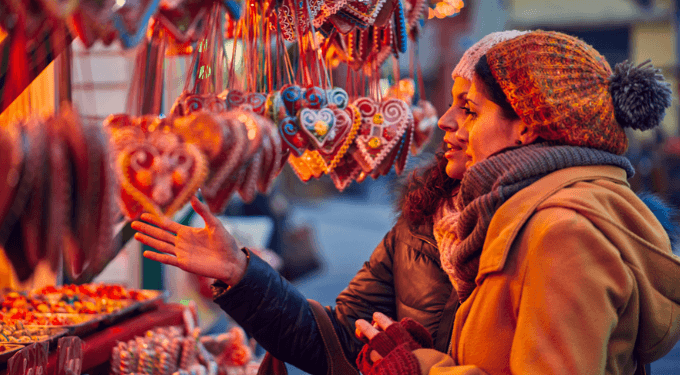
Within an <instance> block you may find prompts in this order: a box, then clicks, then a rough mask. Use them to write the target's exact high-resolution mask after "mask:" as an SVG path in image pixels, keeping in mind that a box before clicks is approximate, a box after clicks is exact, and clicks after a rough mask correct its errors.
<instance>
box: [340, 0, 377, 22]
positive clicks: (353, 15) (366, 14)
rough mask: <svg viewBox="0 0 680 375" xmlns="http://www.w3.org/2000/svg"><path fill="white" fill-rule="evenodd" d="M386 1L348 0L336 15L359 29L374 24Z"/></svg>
mask: <svg viewBox="0 0 680 375" xmlns="http://www.w3.org/2000/svg"><path fill="white" fill-rule="evenodd" d="M385 1H386V0H368V1H361V0H350V1H348V2H347V3H346V4H345V6H344V7H343V8H342V10H340V11H339V12H338V13H337V14H339V15H340V16H343V17H344V18H345V19H347V20H349V21H350V22H352V23H354V24H356V25H357V26H360V27H368V26H371V25H373V24H374V22H375V18H376V17H377V16H378V13H379V12H380V10H381V9H382V7H383V5H384V4H385Z"/></svg>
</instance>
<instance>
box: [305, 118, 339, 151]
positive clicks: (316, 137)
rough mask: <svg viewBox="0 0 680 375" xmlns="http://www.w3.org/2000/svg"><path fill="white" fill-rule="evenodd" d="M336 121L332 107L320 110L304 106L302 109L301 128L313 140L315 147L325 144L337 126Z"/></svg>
mask: <svg viewBox="0 0 680 375" xmlns="http://www.w3.org/2000/svg"><path fill="white" fill-rule="evenodd" d="M335 121H336V119H335V113H334V112H333V110H332V109H330V108H323V109H319V110H315V109H309V108H303V109H302V110H300V116H299V123H300V130H302V131H303V132H304V133H305V135H306V136H307V137H306V138H307V139H309V140H310V141H311V142H310V143H311V144H312V146H313V148H314V149H318V148H320V147H322V146H323V145H324V143H325V142H326V139H328V135H329V134H330V132H331V131H332V130H333V128H334V127H335Z"/></svg>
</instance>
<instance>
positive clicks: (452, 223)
mask: <svg viewBox="0 0 680 375" xmlns="http://www.w3.org/2000/svg"><path fill="white" fill-rule="evenodd" d="M459 217H460V212H458V211H457V210H456V208H455V206H454V204H453V202H452V201H446V203H444V204H442V205H441V206H440V207H439V209H437V212H436V213H435V214H434V218H433V219H434V220H433V221H434V225H433V226H432V232H433V233H432V234H434V239H435V240H436V241H437V248H439V259H440V261H441V264H442V269H444V271H445V272H446V274H447V275H448V276H449V280H451V284H453V287H454V288H456V289H458V286H457V285H456V283H457V282H456V278H455V277H454V274H455V273H456V269H455V268H454V267H453V263H451V260H452V259H453V252H454V250H455V249H456V246H457V245H458V242H460V241H458V235H457V232H456V224H457V223H458V218H459Z"/></svg>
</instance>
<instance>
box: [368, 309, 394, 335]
mask: <svg viewBox="0 0 680 375" xmlns="http://www.w3.org/2000/svg"><path fill="white" fill-rule="evenodd" d="M373 321H374V322H376V323H378V327H380V329H381V330H383V331H384V330H386V329H387V327H389V326H390V324H392V323H394V321H393V320H392V319H390V318H388V317H387V315H385V314H383V313H379V312H374V313H373Z"/></svg>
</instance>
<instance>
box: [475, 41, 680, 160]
mask: <svg viewBox="0 0 680 375" xmlns="http://www.w3.org/2000/svg"><path fill="white" fill-rule="evenodd" d="M487 62H488V63H489V67H490V68H491V73H492V74H493V76H494V78H495V79H496V81H497V82H498V83H499V85H500V86H501V88H502V90H503V92H504V93H505V95H506V97H507V99H508V102H510V105H512V107H513V108H514V110H515V112H517V114H518V115H519V117H520V118H521V119H522V120H523V121H524V122H525V123H526V124H527V125H529V126H530V127H531V128H532V129H533V130H534V131H535V132H536V134H537V135H538V136H540V137H541V138H543V139H546V140H551V141H556V142H558V143H561V144H566V145H572V146H582V147H591V148H596V149H600V150H604V151H609V152H611V153H614V154H617V155H621V154H623V153H624V152H625V151H626V149H627V147H628V139H627V138H626V133H625V132H624V130H623V127H633V128H637V129H643V130H644V129H651V128H653V127H655V126H658V125H659V123H660V121H661V119H662V118H663V113H664V111H665V109H666V108H667V107H668V106H669V105H670V89H669V88H668V85H667V84H666V83H665V82H664V81H663V77H662V76H661V75H660V74H658V71H656V70H654V69H653V68H650V67H645V66H644V65H641V66H638V67H633V66H631V65H630V64H628V63H624V64H623V65H621V64H620V65H617V68H616V69H615V71H614V72H613V73H612V69H611V67H610V66H609V63H608V62H607V60H606V59H605V58H604V57H603V56H602V55H601V54H600V53H599V52H597V51H596V50H595V49H594V48H593V47H591V46H590V45H588V44H586V43H585V42H583V41H582V40H580V39H578V38H575V37H572V36H569V35H566V34H562V33H558V32H552V31H541V30H538V31H534V32H531V33H528V34H525V35H522V36H519V37H517V38H515V39H511V40H508V41H505V42H501V43H498V44H496V45H495V46H494V47H492V48H491V49H490V50H489V51H488V52H487ZM617 120H618V121H617Z"/></svg>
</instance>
